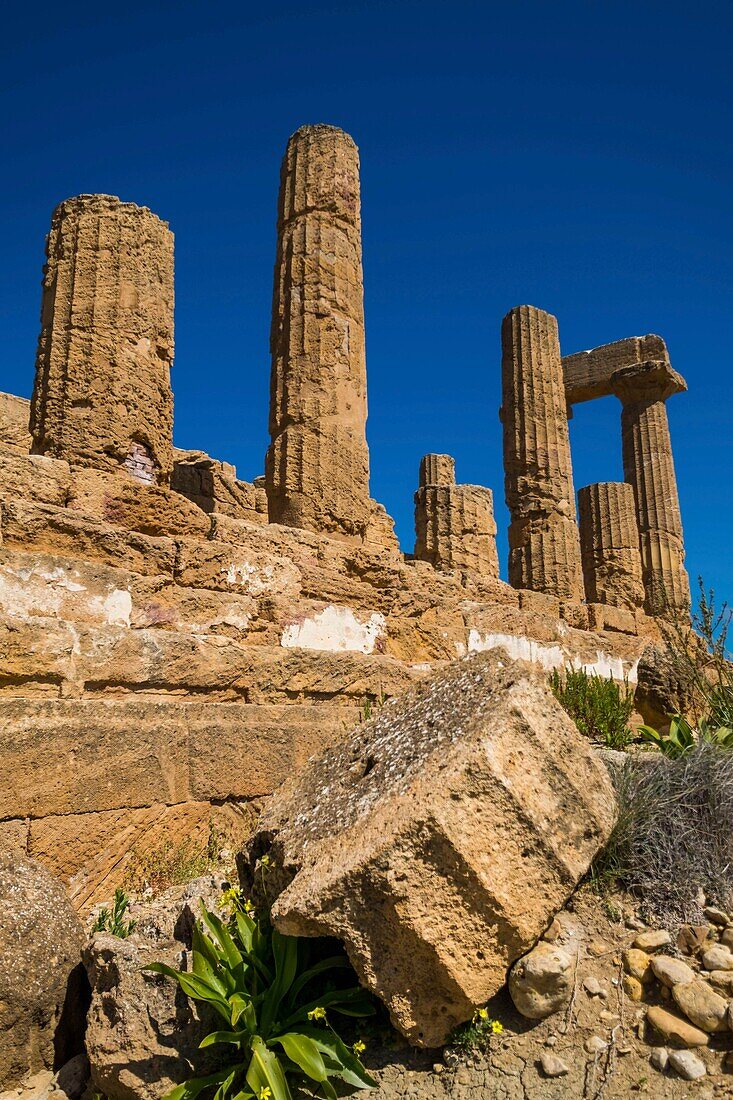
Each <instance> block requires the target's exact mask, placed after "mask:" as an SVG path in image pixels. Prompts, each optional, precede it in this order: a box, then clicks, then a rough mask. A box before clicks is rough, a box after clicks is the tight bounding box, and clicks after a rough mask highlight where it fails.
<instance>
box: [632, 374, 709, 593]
mask: <svg viewBox="0 0 733 1100" xmlns="http://www.w3.org/2000/svg"><path fill="white" fill-rule="evenodd" d="M613 383H614V392H615V393H616V395H617V396H618V397H619V399H620V400H621V402H622V405H623V408H622V412H621V439H622V448H623V461H624V477H625V478H626V480H627V481H628V482H629V484H630V485H631V486H632V487H633V490H634V497H635V499H636V514H637V520H638V524H639V538H640V547H641V561H642V569H643V574H644V589H645V592H646V601H645V607H646V610H647V611H648V612H649V613H650V614H663V613H664V612H667V611H669V612H675V611H685V610H687V609H688V608H689V605H690V582H689V578H688V576H687V571H686V570H685V566H684V561H685V548H684V536H683V533H682V516H681V514H680V501H679V496H678V493H677V478H676V475H675V470H674V458H673V456H672V440H671V437H670V434H669V421H668V419H667V407H666V404H665V402H666V400H667V398H668V397H670V396H671V395H672V394H673V393H679V392H680V391H681V390H683V389H685V388H686V387H685V384H684V381H683V380H682V378H681V377H680V376H679V375H678V374H677V373H676V372H675V371H673V370H672V369H671V368H670V367H669V365H668V364H666V363H656V362H649V363H643V364H641V365H640V366H639V367H636V368H629V369H628V370H623V371H619V372H617V374H615V375H614V378H613Z"/></svg>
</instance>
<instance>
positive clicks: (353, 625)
mask: <svg viewBox="0 0 733 1100" xmlns="http://www.w3.org/2000/svg"><path fill="white" fill-rule="evenodd" d="M386 625H387V624H386V621H385V618H384V615H380V614H379V612H378V611H374V612H373V613H372V614H371V615H370V616H369V618H368V619H367V620H366V622H361V620H359V619H357V617H356V615H355V614H354V612H353V611H352V610H351V608H350V607H335V606H334V605H333V604H331V605H329V606H328V607H326V608H324V609H323V611H319V612H318V613H317V614H316V615H311V616H309V618H307V619H303V621H302V622H299V623H291V624H290V626H287V627H286V628H285V630H284V631H283V635H282V638H281V639H280V645H282V646H285V648H286V649H290V648H299V649H326V650H329V651H330V652H331V653H343V652H346V651H348V652H351V653H373V652H374V646H375V644H376V642H377V639H378V638H381V637H383V636H384V633H385V628H386Z"/></svg>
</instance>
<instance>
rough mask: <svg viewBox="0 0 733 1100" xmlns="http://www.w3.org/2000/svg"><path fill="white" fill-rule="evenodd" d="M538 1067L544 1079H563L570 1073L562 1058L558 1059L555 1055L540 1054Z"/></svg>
mask: <svg viewBox="0 0 733 1100" xmlns="http://www.w3.org/2000/svg"><path fill="white" fill-rule="evenodd" d="M540 1065H541V1066H542V1072H543V1073H544V1075H545V1077H564V1076H565V1074H566V1073H569V1072H570V1071H569V1070H568V1067H567V1066H566V1065H565V1063H564V1062H563V1060H562V1058H558V1056H557V1055H556V1054H541V1055H540Z"/></svg>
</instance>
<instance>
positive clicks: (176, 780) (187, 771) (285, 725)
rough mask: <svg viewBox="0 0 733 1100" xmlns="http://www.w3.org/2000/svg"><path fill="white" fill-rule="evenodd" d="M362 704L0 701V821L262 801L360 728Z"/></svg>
mask: <svg viewBox="0 0 733 1100" xmlns="http://www.w3.org/2000/svg"><path fill="white" fill-rule="evenodd" d="M358 716H359V712H358V710H357V708H356V707H354V706H349V705H337V704H328V703H324V704H323V705H322V706H319V707H314V706H313V705H312V704H292V705H283V704H279V705H275V704H273V705H269V706H264V705H263V706H248V705H247V704H245V703H241V702H239V703H226V702H225V703H219V702H193V701H191V702H180V701H173V700H166V699H162V698H161V697H160V696H157V697H155V696H153V697H148V698H144V697H143V698H135V697H134V696H133V697H132V698H123V699H111V700H103V699H100V698H94V697H92V698H86V699H12V698H9V699H2V700H0V728H3V729H12V730H13V739H12V743H11V742H9V741H4V742H2V741H0V821H3V820H8V821H12V820H17V819H18V818H23V817H45V816H48V815H50V814H85V813H96V812H99V811H102V810H114V809H120V808H124V807H136V806H152V805H154V804H156V803H160V802H166V803H168V804H171V805H173V804H175V803H180V802H187V801H214V800H225V799H228V798H256V797H258V796H260V795H264V794H270V793H271V792H272V791H273V790H274V789H275V788H276V787H277V786H278V785H279V784H280V783H282V781H283V780H284V779H285V778H286V777H287V776H289V775H292V774H293V773H294V772H295V771H297V770H298V769H299V768H302V766H303V765H304V764H305V762H306V760H307V759H308V758H309V757H310V756H311V755H312V754H313V753H314V752H317V751H322V750H323V749H324V748H326V747H327V746H328V745H329V744H331V743H332V741H334V740H336V739H337V738H338V737H339V736H341V735H342V734H343V732H344V730H345V729H347V728H348V727H349V725H350V724H353V723H354V722H356V721H357V719H358Z"/></svg>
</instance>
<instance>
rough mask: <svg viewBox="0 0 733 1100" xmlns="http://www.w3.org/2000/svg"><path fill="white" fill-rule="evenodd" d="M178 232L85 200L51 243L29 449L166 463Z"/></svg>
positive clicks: (74, 203) (63, 218)
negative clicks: (175, 235) (175, 238)
mask: <svg viewBox="0 0 733 1100" xmlns="http://www.w3.org/2000/svg"><path fill="white" fill-rule="evenodd" d="M172 362H173V235H172V233H171V232H170V230H169V228H168V226H167V225H166V223H165V222H162V221H160V219H159V218H157V217H156V216H155V215H154V214H151V212H150V211H149V210H148V209H146V208H145V207H139V206H134V205H133V204H132V203H124V202H120V200H119V199H116V198H113V197H112V196H109V195H80V196H79V197H78V198H75V199H68V200H67V201H66V202H62V203H61V205H60V206H58V207H57V208H56V210H55V211H54V214H53V218H52V221H51V232H50V233H49V236H48V241H47V246H46V267H45V269H44V279H43V300H42V306H41V334H40V338H39V341H38V353H37V357H36V382H35V388H34V393H33V404H32V408H31V432H32V435H33V451H34V453H35V454H45V455H50V456H52V457H53V458H61V459H65V460H66V461H67V462H74V463H78V464H80V465H86V466H93V467H95V468H97V469H106V470H109V471H116V470H119V467H120V466H121V465H123V464H128V465H129V466H130V468H132V466H133V464H134V463H135V461H136V459H137V457H138V456H139V453H141V452H140V448H142V449H143V452H144V453H146V454H147V456H148V457H149V458H150V459H152V463H153V466H154V478H155V480H156V481H159V482H161V483H163V484H166V483H167V482H168V480H169V479H170V474H171V467H172V446H173V444H172V433H173V396H172V393H171V387H170V369H171V364H172Z"/></svg>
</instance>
